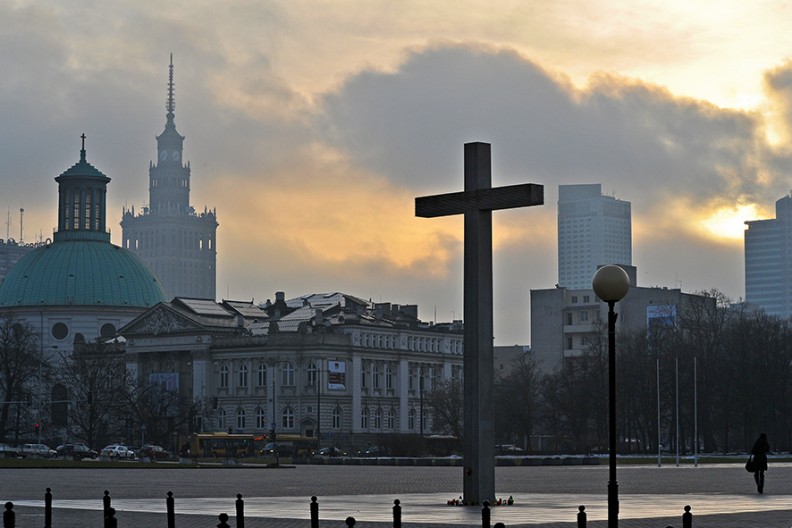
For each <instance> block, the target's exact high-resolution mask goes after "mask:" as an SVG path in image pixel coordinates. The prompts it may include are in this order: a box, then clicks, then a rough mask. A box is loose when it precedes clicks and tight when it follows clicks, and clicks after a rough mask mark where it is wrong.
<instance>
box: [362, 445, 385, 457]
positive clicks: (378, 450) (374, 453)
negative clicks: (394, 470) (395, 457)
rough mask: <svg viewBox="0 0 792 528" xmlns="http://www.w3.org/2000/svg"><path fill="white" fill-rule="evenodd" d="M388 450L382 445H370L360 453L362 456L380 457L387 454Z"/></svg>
mask: <svg viewBox="0 0 792 528" xmlns="http://www.w3.org/2000/svg"><path fill="white" fill-rule="evenodd" d="M389 454H390V453H389V452H388V450H387V449H386V448H385V447H382V446H371V447H369V448H368V449H366V450H365V451H363V452H362V453H361V454H360V455H361V456H364V457H382V456H389Z"/></svg>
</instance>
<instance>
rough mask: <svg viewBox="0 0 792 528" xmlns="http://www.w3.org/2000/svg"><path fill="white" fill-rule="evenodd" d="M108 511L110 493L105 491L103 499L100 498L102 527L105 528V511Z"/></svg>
mask: <svg viewBox="0 0 792 528" xmlns="http://www.w3.org/2000/svg"><path fill="white" fill-rule="evenodd" d="M109 509H110V492H109V491H107V490H105V492H104V497H102V517H103V518H104V527H105V528H109V527H108V526H107V511H108V510H109Z"/></svg>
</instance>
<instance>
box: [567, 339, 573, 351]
mask: <svg viewBox="0 0 792 528" xmlns="http://www.w3.org/2000/svg"><path fill="white" fill-rule="evenodd" d="M567 350H572V338H571V337H567Z"/></svg>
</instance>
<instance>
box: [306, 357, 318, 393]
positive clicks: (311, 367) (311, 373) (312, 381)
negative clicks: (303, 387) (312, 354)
mask: <svg viewBox="0 0 792 528" xmlns="http://www.w3.org/2000/svg"><path fill="white" fill-rule="evenodd" d="M307 372H308V385H310V386H312V387H313V386H314V385H316V380H317V376H316V374H317V373H318V372H319V370H318V369H317V368H316V363H314V362H313V361H311V362H310V363H308V369H307Z"/></svg>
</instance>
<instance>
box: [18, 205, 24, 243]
mask: <svg viewBox="0 0 792 528" xmlns="http://www.w3.org/2000/svg"><path fill="white" fill-rule="evenodd" d="M24 219H25V208H24V207H20V208H19V243H20V244H21V243H22V242H23V241H24V240H25V239H24V237H23V236H22V235H23V231H22V228H23V220H24Z"/></svg>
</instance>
